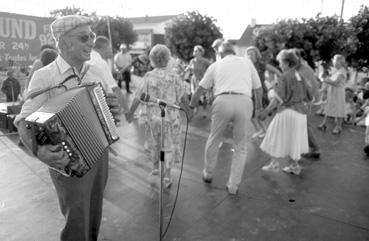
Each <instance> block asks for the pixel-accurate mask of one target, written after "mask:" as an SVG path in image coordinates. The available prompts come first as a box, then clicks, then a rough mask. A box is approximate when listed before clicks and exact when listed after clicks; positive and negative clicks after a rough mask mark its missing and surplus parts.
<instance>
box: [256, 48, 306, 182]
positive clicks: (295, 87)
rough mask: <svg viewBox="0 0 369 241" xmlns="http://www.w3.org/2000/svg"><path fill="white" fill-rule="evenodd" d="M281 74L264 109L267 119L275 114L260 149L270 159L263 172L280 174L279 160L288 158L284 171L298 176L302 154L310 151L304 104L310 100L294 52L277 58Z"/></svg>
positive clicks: (283, 52) (288, 52) (289, 51)
mask: <svg viewBox="0 0 369 241" xmlns="http://www.w3.org/2000/svg"><path fill="white" fill-rule="evenodd" d="M277 60H278V61H279V64H280V67H281V69H282V71H283V73H282V76H281V77H280V78H279V79H278V84H277V86H276V87H275V97H276V98H273V99H272V101H271V103H270V104H269V105H268V107H267V108H266V109H265V110H264V112H263V113H262V115H261V118H264V117H266V116H267V115H268V114H269V113H270V112H271V111H273V110H274V109H275V108H276V107H277V108H278V110H277V114H276V115H275V116H274V118H273V120H272V121H271V123H270V125H269V127H268V129H267V131H266V135H265V138H264V140H263V142H262V143H261V145H260V148H261V149H262V150H263V151H264V152H266V153H268V154H269V155H270V156H271V157H272V161H271V162H270V163H269V164H268V165H266V166H264V167H263V168H262V169H263V170H265V171H269V170H271V171H279V169H280V163H279V161H280V160H281V159H285V158H288V160H289V162H290V165H289V166H286V167H284V168H283V171H285V172H287V173H292V174H296V175H299V174H300V172H301V170H302V168H301V166H300V165H299V164H298V161H299V160H300V159H301V154H302V153H306V152H308V151H309V146H308V136H307V111H308V108H307V105H306V103H307V102H309V101H311V99H312V96H311V85H310V83H309V82H308V81H306V80H305V79H303V78H302V77H301V76H300V75H299V74H298V71H297V70H296V67H297V65H298V61H299V59H298V57H297V55H296V53H295V52H294V51H293V50H282V51H281V52H280V53H279V54H278V56H277Z"/></svg>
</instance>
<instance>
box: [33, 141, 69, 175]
mask: <svg viewBox="0 0 369 241" xmlns="http://www.w3.org/2000/svg"><path fill="white" fill-rule="evenodd" d="M37 157H38V159H40V161H42V162H44V163H46V164H47V165H49V166H50V167H53V168H56V169H61V170H64V168H65V167H66V166H67V164H68V163H69V157H68V154H67V153H66V152H65V151H64V150H63V147H62V145H61V144H59V145H39V146H38V148H37Z"/></svg>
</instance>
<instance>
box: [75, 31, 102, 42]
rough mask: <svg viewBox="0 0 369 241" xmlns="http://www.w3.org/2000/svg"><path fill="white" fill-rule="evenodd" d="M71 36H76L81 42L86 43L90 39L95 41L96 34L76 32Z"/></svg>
mask: <svg viewBox="0 0 369 241" xmlns="http://www.w3.org/2000/svg"><path fill="white" fill-rule="evenodd" d="M72 36H76V37H77V38H78V40H79V41H81V42H82V43H87V42H88V41H89V40H90V39H91V40H92V42H95V40H96V34H95V33H94V32H90V33H88V34H76V35H72Z"/></svg>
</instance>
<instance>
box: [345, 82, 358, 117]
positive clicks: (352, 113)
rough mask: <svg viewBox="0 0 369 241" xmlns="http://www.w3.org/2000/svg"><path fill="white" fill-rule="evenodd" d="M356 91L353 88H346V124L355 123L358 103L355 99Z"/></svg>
mask: <svg viewBox="0 0 369 241" xmlns="http://www.w3.org/2000/svg"><path fill="white" fill-rule="evenodd" d="M354 97H355V92H354V90H353V89H351V88H346V89H345V118H344V122H345V123H346V124H355V117H356V103H355V101H354Z"/></svg>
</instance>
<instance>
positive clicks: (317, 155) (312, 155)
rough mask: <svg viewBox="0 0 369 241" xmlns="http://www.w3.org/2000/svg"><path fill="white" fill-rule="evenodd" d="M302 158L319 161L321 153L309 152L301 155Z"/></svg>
mask: <svg viewBox="0 0 369 241" xmlns="http://www.w3.org/2000/svg"><path fill="white" fill-rule="evenodd" d="M301 156H302V157H304V158H310V159H319V158H320V153H319V152H308V153H303V154H301Z"/></svg>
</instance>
